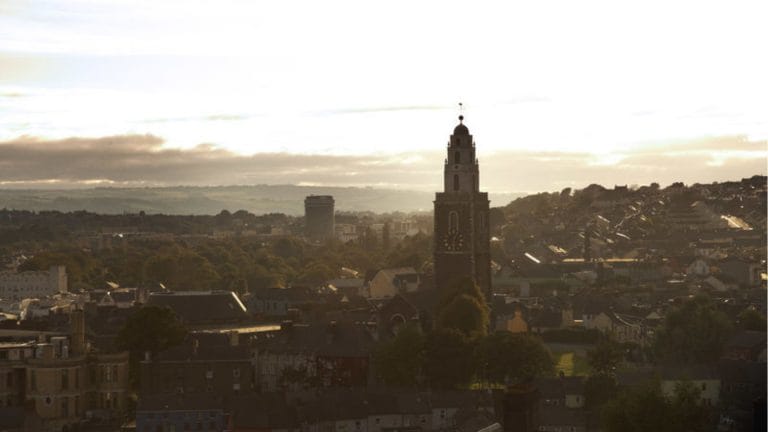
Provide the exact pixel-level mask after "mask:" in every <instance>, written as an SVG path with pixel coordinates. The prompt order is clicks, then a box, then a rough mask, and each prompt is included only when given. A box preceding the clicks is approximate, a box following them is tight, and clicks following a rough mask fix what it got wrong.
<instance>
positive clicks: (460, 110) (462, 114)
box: [459, 102, 464, 123]
mask: <svg viewBox="0 0 768 432" xmlns="http://www.w3.org/2000/svg"><path fill="white" fill-rule="evenodd" d="M459 123H464V104H463V103H461V102H459Z"/></svg>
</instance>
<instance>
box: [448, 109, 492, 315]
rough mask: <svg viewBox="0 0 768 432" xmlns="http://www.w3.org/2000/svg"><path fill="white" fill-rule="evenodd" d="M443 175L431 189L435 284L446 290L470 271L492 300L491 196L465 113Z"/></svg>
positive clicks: (452, 142)
mask: <svg viewBox="0 0 768 432" xmlns="http://www.w3.org/2000/svg"><path fill="white" fill-rule="evenodd" d="M443 175H444V179H443V192H438V193H436V194H435V245H434V250H435V257H434V262H435V284H436V285H437V288H438V289H439V290H443V291H444V290H446V289H449V288H450V286H451V285H453V284H454V283H456V282H457V281H459V280H461V279H463V278H466V277H468V276H469V277H472V278H473V279H474V280H475V282H476V283H477V285H478V286H479V287H480V289H481V290H482V291H483V293H484V294H485V297H486V300H487V301H488V302H489V303H490V302H491V255H490V239H489V232H490V231H489V228H488V215H489V211H488V209H489V201H488V194H487V193H486V192H480V187H479V184H480V170H479V166H478V163H477V159H476V157H475V143H474V141H473V140H472V135H470V134H469V129H467V127H466V126H465V125H464V116H459V124H458V126H456V128H455V129H454V130H453V135H451V139H450V142H449V143H448V155H447V157H446V158H445V171H444V174H443Z"/></svg>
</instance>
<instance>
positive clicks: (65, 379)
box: [61, 369, 69, 390]
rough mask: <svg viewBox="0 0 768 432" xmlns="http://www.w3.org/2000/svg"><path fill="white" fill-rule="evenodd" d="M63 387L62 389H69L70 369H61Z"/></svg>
mask: <svg viewBox="0 0 768 432" xmlns="http://www.w3.org/2000/svg"><path fill="white" fill-rule="evenodd" d="M61 389H62V390H68V389H69V369H62V370H61Z"/></svg>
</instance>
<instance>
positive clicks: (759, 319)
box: [737, 309, 766, 332]
mask: <svg viewBox="0 0 768 432" xmlns="http://www.w3.org/2000/svg"><path fill="white" fill-rule="evenodd" d="M737 322H738V325H739V328H741V329H742V330H753V331H761V332H764V331H766V321H765V315H763V314H761V313H760V312H758V311H756V310H754V309H745V310H744V311H743V312H742V313H740V314H739V316H738V321H737Z"/></svg>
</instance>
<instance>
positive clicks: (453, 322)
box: [437, 294, 488, 337]
mask: <svg viewBox="0 0 768 432" xmlns="http://www.w3.org/2000/svg"><path fill="white" fill-rule="evenodd" d="M437 325H438V327H440V328H449V329H454V330H458V331H460V332H461V333H462V334H464V335H465V336H468V337H471V336H475V335H477V336H485V334H486V333H487V328H488V311H487V307H486V306H485V305H482V304H480V302H478V301H477V299H476V298H475V297H472V296H469V295H467V294H462V295H460V296H458V297H455V298H454V299H453V301H451V302H450V303H448V304H447V305H445V307H443V308H442V309H441V310H440V314H439V315H438V317H437Z"/></svg>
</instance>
